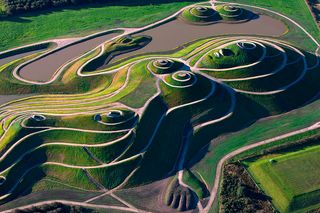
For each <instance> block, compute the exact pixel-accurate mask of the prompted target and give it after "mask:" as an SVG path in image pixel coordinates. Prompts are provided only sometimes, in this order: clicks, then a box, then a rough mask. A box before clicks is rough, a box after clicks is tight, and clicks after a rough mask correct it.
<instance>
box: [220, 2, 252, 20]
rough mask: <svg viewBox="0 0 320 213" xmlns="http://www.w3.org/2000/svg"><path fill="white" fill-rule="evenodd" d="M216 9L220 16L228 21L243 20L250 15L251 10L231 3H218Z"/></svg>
mask: <svg viewBox="0 0 320 213" xmlns="http://www.w3.org/2000/svg"><path fill="white" fill-rule="evenodd" d="M216 10H217V12H218V13H219V15H220V17H221V18H222V19H223V20H226V21H242V20H246V19H248V18H249V17H250V16H249V14H250V13H249V11H247V10H245V9H243V8H240V7H238V6H235V5H231V4H223V5H218V6H216Z"/></svg>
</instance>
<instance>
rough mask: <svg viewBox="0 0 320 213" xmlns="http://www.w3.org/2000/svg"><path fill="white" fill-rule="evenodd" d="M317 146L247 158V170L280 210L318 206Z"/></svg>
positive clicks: (319, 158)
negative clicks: (250, 159) (251, 158)
mask: <svg viewBox="0 0 320 213" xmlns="http://www.w3.org/2000/svg"><path fill="white" fill-rule="evenodd" d="M319 156H320V146H314V147H309V148H305V149H303V150H298V151H294V152H288V153H284V154H277V155H275V156H272V155H271V156H265V157H263V158H261V159H258V160H256V161H254V162H247V165H248V170H249V172H250V173H251V174H252V176H253V177H254V179H255V180H256V181H257V183H258V185H259V186H260V187H261V188H262V189H263V191H264V192H265V193H266V194H267V195H270V196H271V197H272V202H273V203H274V205H275V206H276V207H277V208H278V209H279V210H280V211H281V212H295V211H302V209H304V210H306V209H310V208H312V207H313V208H314V207H315V206H319V202H320V180H319V178H318V177H319V176H320V169H319V165H320V157H319Z"/></svg>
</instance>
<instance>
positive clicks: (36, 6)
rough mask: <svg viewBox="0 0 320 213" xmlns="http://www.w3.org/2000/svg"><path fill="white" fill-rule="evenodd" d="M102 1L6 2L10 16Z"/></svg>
mask: <svg viewBox="0 0 320 213" xmlns="http://www.w3.org/2000/svg"><path fill="white" fill-rule="evenodd" d="M99 1H101V0H4V3H5V5H6V10H7V13H8V14H16V13H24V12H27V11H35V10H42V9H49V8H52V7H61V6H67V5H78V4H81V3H90V2H99Z"/></svg>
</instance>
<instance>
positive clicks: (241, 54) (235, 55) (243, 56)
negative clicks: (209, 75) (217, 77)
mask: <svg viewBox="0 0 320 213" xmlns="http://www.w3.org/2000/svg"><path fill="white" fill-rule="evenodd" d="M264 54H265V46H264V45H263V44H260V43H257V42H251V41H246V40H245V41H234V42H230V43H227V44H225V45H222V46H221V47H218V48H216V49H214V50H213V51H211V52H209V53H207V54H205V55H204V56H203V57H202V58H201V59H200V60H199V62H198V63H197V66H198V67H201V68H213V69H226V68H233V67H238V66H246V65H248V64H252V63H255V62H258V61H259V60H260V59H261V58H262V57H263V56H264Z"/></svg>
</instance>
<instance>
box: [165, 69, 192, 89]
mask: <svg viewBox="0 0 320 213" xmlns="http://www.w3.org/2000/svg"><path fill="white" fill-rule="evenodd" d="M196 81H197V77H196V76H195V74H194V73H192V72H189V71H178V72H175V73H173V74H171V75H167V76H166V77H165V78H164V82H165V83H166V84H167V85H168V86H171V87H174V88H187V87H191V86H193V85H194V84H195V83H196Z"/></svg>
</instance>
